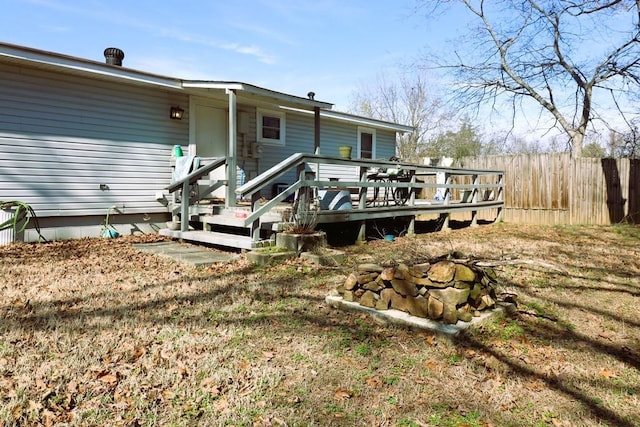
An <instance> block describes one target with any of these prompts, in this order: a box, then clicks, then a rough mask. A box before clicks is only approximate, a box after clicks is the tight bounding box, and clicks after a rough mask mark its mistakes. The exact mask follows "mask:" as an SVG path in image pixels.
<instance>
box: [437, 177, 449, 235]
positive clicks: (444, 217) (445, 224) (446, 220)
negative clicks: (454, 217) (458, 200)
mask: <svg viewBox="0 0 640 427" xmlns="http://www.w3.org/2000/svg"><path fill="white" fill-rule="evenodd" d="M444 176H445V188H444V201H443V202H442V205H443V206H449V202H450V201H451V188H449V185H451V175H450V174H448V173H445V174H444ZM450 217H451V214H450V213H449V212H444V213H442V214H440V218H441V219H442V231H449V230H451V228H450V227H449V218H450Z"/></svg>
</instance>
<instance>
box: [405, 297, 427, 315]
mask: <svg viewBox="0 0 640 427" xmlns="http://www.w3.org/2000/svg"><path fill="white" fill-rule="evenodd" d="M407 300H408V301H407V302H408V305H409V314H411V315H412V316H417V317H425V318H426V317H428V316H429V300H428V299H427V298H425V297H421V296H417V297H415V298H414V297H407Z"/></svg>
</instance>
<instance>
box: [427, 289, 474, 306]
mask: <svg viewBox="0 0 640 427" xmlns="http://www.w3.org/2000/svg"><path fill="white" fill-rule="evenodd" d="M429 295H431V296H432V297H434V298H437V299H439V300H440V301H442V302H443V303H444V304H445V305H447V304H448V305H453V306H454V308H455V306H456V305H458V304H462V303H465V302H467V299H468V298H469V289H456V288H445V289H431V290H430V291H429Z"/></svg>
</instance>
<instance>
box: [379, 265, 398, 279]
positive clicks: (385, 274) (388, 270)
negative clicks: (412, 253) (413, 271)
mask: <svg viewBox="0 0 640 427" xmlns="http://www.w3.org/2000/svg"><path fill="white" fill-rule="evenodd" d="M395 274H396V269H395V268H394V267H385V268H383V269H382V273H380V277H381V278H382V280H386V281H391V280H393V277H394V275H395Z"/></svg>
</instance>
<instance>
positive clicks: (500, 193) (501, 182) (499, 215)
mask: <svg viewBox="0 0 640 427" xmlns="http://www.w3.org/2000/svg"><path fill="white" fill-rule="evenodd" d="M498 184H499V185H500V186H499V187H498V191H497V193H498V194H497V196H498V197H496V200H497V201H499V202H502V201H503V198H504V192H503V189H504V173H501V174H498ZM503 208H504V204H502V205H500V207H499V208H498V213H497V214H496V222H500V221H502V215H503V212H502V209H503Z"/></svg>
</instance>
